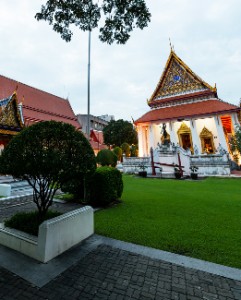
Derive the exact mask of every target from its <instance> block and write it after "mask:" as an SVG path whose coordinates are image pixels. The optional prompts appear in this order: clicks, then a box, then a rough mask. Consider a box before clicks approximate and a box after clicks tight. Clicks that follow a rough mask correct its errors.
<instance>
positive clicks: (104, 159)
mask: <svg viewBox="0 0 241 300" xmlns="http://www.w3.org/2000/svg"><path fill="white" fill-rule="evenodd" d="M96 161H97V163H98V164H100V165H101V166H112V167H115V166H116V163H117V156H116V155H115V153H114V152H112V151H111V150H109V149H103V150H100V152H98V154H97V156H96Z"/></svg>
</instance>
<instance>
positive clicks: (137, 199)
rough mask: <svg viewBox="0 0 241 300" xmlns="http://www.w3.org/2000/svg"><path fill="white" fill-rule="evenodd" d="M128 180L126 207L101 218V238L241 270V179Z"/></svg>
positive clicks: (97, 218) (101, 214) (102, 213)
mask: <svg viewBox="0 0 241 300" xmlns="http://www.w3.org/2000/svg"><path fill="white" fill-rule="evenodd" d="M123 180H124V192H123V195H122V200H123V202H122V203H121V204H119V205H116V206H114V207H112V208H109V209H105V210H101V211H99V212H97V213H96V214H95V232H96V233H98V234H101V235H105V236H108V237H112V238H115V239H119V240H123V241H127V242H132V243H136V244H140V245H145V246H150V247H153V248H157V249H162V250H166V251H170V252H174V253H179V254H183V255H186V256H191V257H196V258H200V259H203V260H207V261H212V262H215V263H219V264H223V265H227V266H233V267H237V268H241V179H220V178H208V179H205V180H198V181H194V180H193V181H191V180H190V181H187V180H185V181H184V180H160V179H145V178H138V177H133V176H127V175H126V176H123Z"/></svg>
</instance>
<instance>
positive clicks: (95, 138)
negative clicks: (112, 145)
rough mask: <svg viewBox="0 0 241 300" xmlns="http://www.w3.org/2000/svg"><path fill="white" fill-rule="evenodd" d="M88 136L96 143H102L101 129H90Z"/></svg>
mask: <svg viewBox="0 0 241 300" xmlns="http://www.w3.org/2000/svg"><path fill="white" fill-rule="evenodd" d="M90 138H91V139H92V140H93V141H95V142H97V143H100V144H104V135H103V132H102V131H98V130H93V129H92V130H91V131H90Z"/></svg>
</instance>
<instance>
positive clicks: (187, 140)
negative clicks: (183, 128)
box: [180, 133, 192, 150]
mask: <svg viewBox="0 0 241 300" xmlns="http://www.w3.org/2000/svg"><path fill="white" fill-rule="evenodd" d="M180 136H181V144H182V148H183V149H185V150H188V149H191V148H192V141H191V136H190V134H189V133H184V134H180Z"/></svg>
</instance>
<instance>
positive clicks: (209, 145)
mask: <svg viewBox="0 0 241 300" xmlns="http://www.w3.org/2000/svg"><path fill="white" fill-rule="evenodd" d="M200 140H201V145H202V153H207V154H212V153H215V147H214V141H213V134H212V132H211V131H209V130H208V129H207V128H206V127H205V126H204V127H203V130H202V131H201V133H200Z"/></svg>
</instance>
